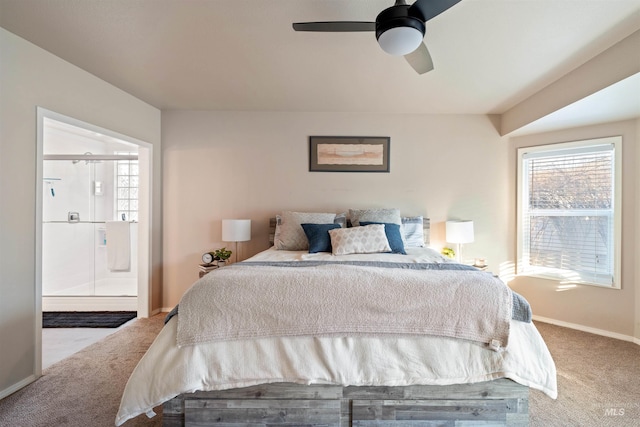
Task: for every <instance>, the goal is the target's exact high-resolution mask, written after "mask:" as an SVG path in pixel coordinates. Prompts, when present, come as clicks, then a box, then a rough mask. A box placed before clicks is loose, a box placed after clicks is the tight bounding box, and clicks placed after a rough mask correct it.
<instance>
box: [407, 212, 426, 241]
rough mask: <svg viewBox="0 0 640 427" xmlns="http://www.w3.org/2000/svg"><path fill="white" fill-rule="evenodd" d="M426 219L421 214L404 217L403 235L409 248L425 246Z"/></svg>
mask: <svg viewBox="0 0 640 427" xmlns="http://www.w3.org/2000/svg"><path fill="white" fill-rule="evenodd" d="M423 221H424V219H423V218H422V217H421V216H413V217H404V218H402V236H403V237H404V245H405V247H407V248H422V247H424V229H423V224H422V223H423Z"/></svg>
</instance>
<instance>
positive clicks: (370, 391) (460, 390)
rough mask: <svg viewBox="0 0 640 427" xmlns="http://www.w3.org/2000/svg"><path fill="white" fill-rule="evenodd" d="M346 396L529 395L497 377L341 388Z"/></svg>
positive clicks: (399, 397) (369, 397) (480, 397)
mask: <svg viewBox="0 0 640 427" xmlns="http://www.w3.org/2000/svg"><path fill="white" fill-rule="evenodd" d="M344 397H345V398H348V399H354V400H355V399H365V400H367V399H369V400H376V399H505V398H523V399H528V398H529V389H528V388H527V387H525V386H523V385H520V384H518V383H515V382H513V381H511V380H509V379H506V378H501V379H498V380H494V381H485V382H480V383H473V384H452V385H442V386H437V385H413V386H404V387H356V386H349V387H345V388H344Z"/></svg>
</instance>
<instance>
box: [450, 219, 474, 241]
mask: <svg viewBox="0 0 640 427" xmlns="http://www.w3.org/2000/svg"><path fill="white" fill-rule="evenodd" d="M446 233H447V242H449V243H471V242H473V221H447V230H446Z"/></svg>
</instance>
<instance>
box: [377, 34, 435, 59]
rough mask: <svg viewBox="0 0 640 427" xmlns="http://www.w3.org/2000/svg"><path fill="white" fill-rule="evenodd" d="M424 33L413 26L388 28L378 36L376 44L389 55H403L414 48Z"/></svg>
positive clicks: (418, 44)
mask: <svg viewBox="0 0 640 427" xmlns="http://www.w3.org/2000/svg"><path fill="white" fill-rule="evenodd" d="M423 37H424V34H423V33H422V32H421V31H420V30H418V29H416V28H413V27H394V28H389V29H388V30H387V31H385V32H384V33H382V34H380V36H379V37H378V44H380V47H381V48H382V50H384V51H385V52H387V53H388V54H389V55H396V56H404V55H407V54H409V53H411V52H413V51H414V50H416V49H417V48H418V47H419V46H420V43H422V39H423Z"/></svg>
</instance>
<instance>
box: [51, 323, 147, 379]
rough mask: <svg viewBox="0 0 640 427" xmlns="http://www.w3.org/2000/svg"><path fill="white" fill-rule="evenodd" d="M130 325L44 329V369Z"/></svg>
mask: <svg viewBox="0 0 640 427" xmlns="http://www.w3.org/2000/svg"><path fill="white" fill-rule="evenodd" d="M134 320H135V319H134ZM132 321H133V320H131V322H132ZM128 324H129V322H127V323H125V324H124V325H122V326H120V327H118V328H42V369H46V368H48V367H49V366H51V365H53V364H54V363H56V362H59V361H60V360H62V359H65V358H67V357H69V356H71V355H72V354H74V353H77V352H78V351H80V350H82V349H83V348H85V347H88V346H90V345H91V344H93V343H95V342H97V341H100V340H101V339H103V338H105V337H106V336H108V335H111V334H112V333H114V332H116V331H118V330H119V329H121V328H124V327H126V326H127V325H128Z"/></svg>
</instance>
